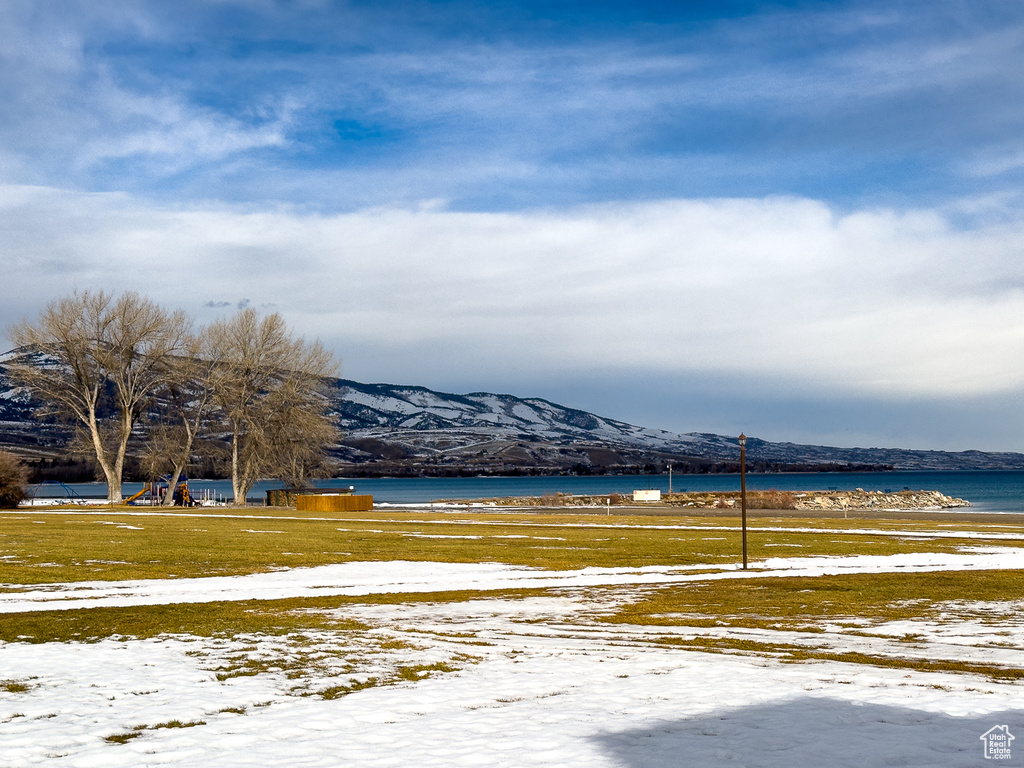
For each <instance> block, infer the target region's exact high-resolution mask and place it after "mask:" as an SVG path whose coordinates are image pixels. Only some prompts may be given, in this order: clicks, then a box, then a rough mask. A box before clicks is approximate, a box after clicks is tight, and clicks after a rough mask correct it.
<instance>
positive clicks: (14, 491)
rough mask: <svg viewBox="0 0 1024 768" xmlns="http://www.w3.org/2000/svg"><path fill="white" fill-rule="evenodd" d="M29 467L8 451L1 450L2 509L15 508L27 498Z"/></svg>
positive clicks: (0, 494) (0, 495)
mask: <svg viewBox="0 0 1024 768" xmlns="http://www.w3.org/2000/svg"><path fill="white" fill-rule="evenodd" d="M27 488H28V468H27V467H26V466H25V464H24V462H22V460H21V459H19V458H18V457H17V456H15V455H14V454H13V453H8V452H7V451H0V509H14V508H15V507H17V506H18V504H19V503H21V501H22V500H23V499H24V498H25V495H26V491H27Z"/></svg>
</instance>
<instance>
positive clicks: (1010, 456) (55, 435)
mask: <svg viewBox="0 0 1024 768" xmlns="http://www.w3.org/2000/svg"><path fill="white" fill-rule="evenodd" d="M14 354H15V353H13V352H12V353H8V354H7V355H4V356H0V445H3V446H6V447H8V448H10V449H13V450H15V451H17V452H18V453H20V454H22V455H25V456H29V457H31V456H55V455H58V454H59V453H60V452H61V450H62V449H63V446H64V445H65V444H66V441H67V439H68V435H69V430H68V429H66V428H61V427H58V426H55V425H42V424H39V423H38V422H36V421H34V420H33V417H32V412H33V410H34V408H35V406H36V405H37V403H35V402H33V400H32V399H31V397H30V396H29V394H28V393H27V392H25V391H23V390H18V389H16V388H14V387H13V386H12V385H11V383H10V382H9V381H8V380H7V378H6V372H5V369H4V362H5V361H6V360H10V359H11V357H12V356H13V355H14ZM328 396H329V398H330V408H331V411H332V413H333V414H334V416H335V418H336V420H337V423H338V426H339V427H340V428H341V430H342V432H343V438H342V441H341V442H340V443H339V444H338V445H337V446H335V449H334V451H333V453H334V456H335V458H336V460H337V461H338V463H339V465H340V467H339V469H340V471H342V472H344V473H356V474H358V473H368V474H402V473H417V474H423V473H426V474H451V473H456V472H459V473H466V472H468V473H474V474H476V473H516V472H577V473H582V472H621V471H627V472H643V471H654V470H658V471H662V470H664V468H665V466H666V465H667V464H668V463H669V462H671V463H672V464H673V466H674V469H675V471H677V472H709V471H711V472H714V471H735V470H736V468H737V466H736V462H737V461H738V457H739V446H738V445H737V442H736V438H735V437H733V436H729V437H726V436H722V435H715V434H703V433H687V434H677V433H673V432H667V431H665V430H660V429H650V428H647V427H638V426H635V425H632V424H627V423H625V422H622V421H617V420H615V419H609V418H607V417H603V416H598V415H596V414H593V413H588V412H587V411H582V410H579V409H576V408H569V407H566V406H563V405H559V404H557V403H552V402H550V401H548V400H543V399H540V398H520V397H515V396H513V395H502V394H493V393H490V392H474V393H471V394H466V395H457V394H448V393H444V392H435V391H433V390H430V389H426V388H425V387H416V386H400V385H393V384H362V383H360V382H356V381H350V380H345V379H338V380H335V381H333V382H331V387H330V390H329V395H328ZM747 459H748V467H749V468H750V469H751V470H770V471H781V470H800V469H803V470H815V469H838V470H842V469H855V468H857V469H861V468H876V469H882V468H895V469H914V470H922V469H935V470H939V469H947V470H949V469H1024V454H1020V453H984V452H980V451H964V452H959V453H952V452H945V451H915V450H906V449H897V448H834V447H828V446H819V445H797V444H794V443H773V442H769V441H766V440H761V439H758V438H751V439H750V440H749V442H748V444H747Z"/></svg>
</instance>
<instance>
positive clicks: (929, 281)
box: [0, 187, 1024, 397]
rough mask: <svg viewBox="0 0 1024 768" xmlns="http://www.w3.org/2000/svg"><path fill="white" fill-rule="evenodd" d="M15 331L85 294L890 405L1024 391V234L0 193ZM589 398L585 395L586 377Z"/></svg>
mask: <svg viewBox="0 0 1024 768" xmlns="http://www.w3.org/2000/svg"><path fill="white" fill-rule="evenodd" d="M0 217H2V218H3V220H5V221H6V222H9V224H8V226H6V227H5V228H4V229H3V230H2V231H0V261H2V267H3V272H4V274H5V280H6V294H7V297H8V298H7V299H6V300H5V302H4V305H3V310H2V314H3V316H2V317H0V321H2V322H3V323H4V324H6V323H9V322H10V321H12V320H15V319H17V318H18V317H20V316H25V315H27V316H32V315H34V314H35V313H37V312H38V311H39V309H40V308H41V307H42V306H43V305H44V304H45V302H46V301H47V300H49V299H50V298H53V297H55V296H59V295H61V294H63V293H65V292H68V291H70V290H72V289H74V288H105V289H108V290H115V291H118V290H123V289H128V288H133V289H137V290H140V291H142V292H144V293H146V294H148V295H150V296H152V297H153V298H155V299H157V300H159V301H161V302H163V303H165V304H168V305H172V306H183V307H185V308H187V309H188V310H189V311H191V312H193V313H195V314H196V315H197V316H198V317H200V318H206V319H209V318H211V317H213V316H214V314H215V313H216V312H217V311H224V310H223V309H217V308H218V307H222V306H224V302H230V304H231V305H240V302H242V301H251V302H252V304H254V305H257V306H264V305H268V304H273V305H275V306H276V308H277V309H279V310H280V311H282V312H283V313H284V314H285V315H286V316H287V317H288V318H289V320H290V321H291V322H292V323H293V325H294V326H295V327H296V328H297V329H298V330H300V331H301V332H302V333H304V334H307V335H317V336H320V337H321V338H322V339H323V340H324V341H325V342H327V343H328V344H329V345H330V346H331V347H333V348H334V349H336V350H337V351H338V353H339V354H340V355H342V356H345V354H346V350H347V349H359V350H367V349H372V350H374V353H373V354H374V357H373V359H371V360H363V361H362V362H361V364H360V370H362V371H363V373H364V375H368V376H369V377H373V376H374V374H373V373H372V372H371V373H369V374H366V372H367V371H368V370H372V369H373V368H374V367H375V366H379V369H380V370H385V371H389V372H395V371H404V372H405V373H404V379H405V380H406V381H412V382H415V381H423V380H426V379H428V378H429V377H430V376H432V375H433V374H434V373H435V372H437V371H440V370H446V371H448V372H449V375H448V376H447V378H448V379H449V380H451V379H452V378H453V377H452V375H451V374H450V372H451V371H452V370H455V371H458V370H464V371H466V372H467V379H472V378H478V377H477V376H476V375H475V372H476V371H478V370H480V369H486V370H488V371H489V373H490V376H491V377H492V378H500V377H501V376H502V375H504V374H508V375H512V374H513V373H515V374H516V375H522V374H523V372H530V373H531V377H532V378H535V379H536V378H539V377H542V376H543V374H544V372H545V371H551V372H558V373H559V375H560V376H561V377H562V378H563V379H564V378H565V376H566V374H567V373H569V374H571V372H572V371H580V372H583V371H589V370H595V369H598V368H601V369H605V370H615V369H618V370H619V371H628V370H635V371H637V372H638V375H639V374H641V373H642V372H645V371H646V372H656V373H658V374H659V375H663V374H672V373H680V374H683V373H693V372H702V373H710V374H714V373H729V372H745V373H748V374H750V375H756V376H759V377H762V378H763V377H771V378H776V379H777V378H782V379H786V378H792V379H794V380H800V381H802V382H804V384H805V385H806V386H807V387H808V388H809V389H810V390H817V391H819V392H821V391H827V392H831V393H836V394H839V393H843V392H846V393H854V394H859V395H868V396H876V395H877V396H884V397H894V396H896V397H915V396H959V395H979V394H985V393H996V392H1004V391H1008V390H1010V389H1013V388H1015V387H1020V386H1022V385H1024V366H1022V365H1021V357H1022V355H1021V351H1022V350H1024V290H1022V289H1024V267H1022V266H1021V265H1020V264H1019V257H1018V254H1019V253H1020V252H1021V248H1022V246H1024V234H1022V230H1021V229H1020V227H1019V225H1018V226H1009V225H1006V224H999V225H992V226H991V227H989V228H979V229H975V230H972V231H958V230H955V229H953V228H952V227H951V226H950V225H949V224H948V223H947V222H946V221H945V219H944V218H943V217H942V216H940V215H939V214H937V213H935V212H929V211H908V212H899V211H893V210H863V211H856V212H852V213H846V214H840V213H837V212H836V211H834V210H831V209H830V208H829V207H828V206H826V205H824V204H822V203H820V202H816V201H812V200H805V199H790V198H767V199H747V200H742V199H737V200H672V201H662V202H655V203H644V204H629V205H602V206H594V207H588V208H581V209H572V210H544V211H534V212H523V213H509V214H493V213H458V212H448V211H445V210H439V209H437V208H436V206H425V207H423V208H419V209H414V210H399V209H393V208H380V209H375V210H366V211H361V212H357V213H350V214H340V215H333V216H323V215H308V214H302V213H295V212H291V211H287V210H279V211H240V210H231V209H227V208H207V209H202V208H192V209H169V208H157V207H153V206H151V205H147V204H143V203H141V202H138V201H135V200H133V199H131V198H129V197H127V196H124V195H96V194H76V193H70V192H66V191H61V190H54V189H47V188H26V187H4V188H0ZM581 375H582V373H581Z"/></svg>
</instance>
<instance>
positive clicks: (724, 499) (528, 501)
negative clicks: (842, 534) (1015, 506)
mask: <svg viewBox="0 0 1024 768" xmlns="http://www.w3.org/2000/svg"><path fill="white" fill-rule="evenodd" d="M448 503H452V504H474V505H480V504H482V505H486V506H496V507H538V508H551V507H606V506H607V507H612V506H614V507H634V508H635V507H660V508H666V507H668V508H672V507H678V508H680V509H719V510H721V509H735V510H736V511H739V509H740V494H739V492H738V491H732V492H704V493H673V494H671V495H665V496H663V497H662V499H661V501H657V502H642V501H633V498H632V496H629V495H627V494H615V493H613V494H608V495H602V496H597V495H573V494H567V493H557V494H551V495H548V496H509V497H502V498H493V499H478V500H476V501H473V502H467V501H465V500H450V501H449V502H448ZM969 506H971V503H970V502H969V501H967V500H965V499H959V498H954V497H952V496H946V495H945V494H943V493H941V492H939V491H927V490H921V491H897V492H888V493H887V492H883V491H865V490H864V489H862V488H858V489H857V490H855V491H750V492H748V493H747V509H779V510H783V509H790V510H807V511H816V512H849V511H855V510H875V511H899V510H929V509H931V510H935V509H952V508H957V507H969Z"/></svg>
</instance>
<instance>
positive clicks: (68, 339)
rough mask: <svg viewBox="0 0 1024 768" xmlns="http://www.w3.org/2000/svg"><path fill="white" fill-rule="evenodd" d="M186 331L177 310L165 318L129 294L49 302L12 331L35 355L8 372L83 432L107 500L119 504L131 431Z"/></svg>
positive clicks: (75, 295)
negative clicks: (36, 318) (103, 481)
mask: <svg viewBox="0 0 1024 768" xmlns="http://www.w3.org/2000/svg"><path fill="white" fill-rule="evenodd" d="M187 331H188V321H187V319H186V318H185V315H184V314H183V313H181V312H174V313H168V312H167V311H165V310H163V309H162V308H160V307H159V306H158V305H157V304H154V303H153V302H152V301H150V300H148V299H145V298H143V297H141V296H139V295H138V294H137V293H134V292H128V293H124V294H122V295H121V296H120V297H119V298H117V299H115V298H114V297H113V296H112V295H111V294H107V293H105V292H103V291H99V292H97V293H92V292H90V291H84V292H82V293H78V292H77V291H76V292H75V293H73V294H72V295H71V296H67V297H65V298H62V299H58V300H55V301H52V302H50V304H49V305H48V306H47V307H46V309H45V310H44V311H43V312H42V314H41V315H40V318H39V321H38V322H37V323H30V322H28V321H27V320H25V321H22V322H20V323H18V324H16V325H15V326H13V328H12V329H11V330H10V333H9V335H10V337H11V339H12V340H13V341H14V342H15V344H17V345H19V346H22V347H26V348H28V349H29V350H31V351H33V352H35V353H37V354H38V355H39V358H40V359H38V360H36V361H31V360H22V361H19V362H15V363H12V364H11V365H10V366H9V367H8V371H9V373H10V375H11V376H12V377H13V378H14V379H15V380H16V381H18V382H19V383H21V384H24V385H25V386H28V387H29V388H30V389H31V390H32V391H33V392H34V393H35V395H36V396H37V397H39V398H40V399H41V400H43V401H44V402H48V403H51V404H53V405H55V406H57V408H58V410H59V411H60V412H62V413H63V414H64V415H68V416H70V417H72V418H73V419H75V420H77V421H78V422H79V423H81V424H82V425H83V426H84V427H85V429H86V431H87V434H88V436H89V438H90V439H91V441H92V445H93V449H94V450H95V452H96V461H97V463H98V464H99V466H100V468H101V469H102V470H103V474H104V476H105V478H106V481H107V499H108V501H110V502H112V503H117V502H120V501H121V500H122V496H121V477H122V475H123V472H124V460H125V455H126V452H127V449H128V440H129V438H130V437H131V435H132V430H133V429H134V428H135V426H136V424H137V423H138V420H139V417H140V415H141V414H142V412H143V410H144V408H145V406H146V404H147V401H148V399H149V397H150V396H151V394H152V393H153V391H154V390H155V389H156V388H157V387H158V386H160V384H161V383H162V382H163V381H164V379H165V376H166V373H167V364H168V360H169V359H171V358H172V357H173V356H174V355H175V354H176V353H178V352H179V351H180V350H181V347H182V343H183V341H184V339H185V338H186V335H187ZM107 410H109V416H107V414H106V413H105V411H107Z"/></svg>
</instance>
